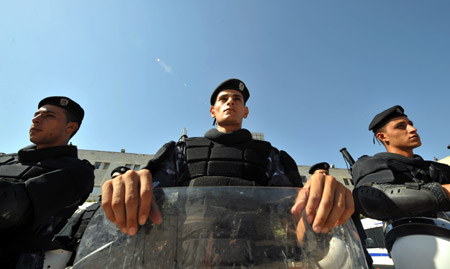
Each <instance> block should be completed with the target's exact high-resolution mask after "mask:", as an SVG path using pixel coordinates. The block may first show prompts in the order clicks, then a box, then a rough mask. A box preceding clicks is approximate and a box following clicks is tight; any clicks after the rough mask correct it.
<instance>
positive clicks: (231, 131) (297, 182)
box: [102, 79, 353, 235]
mask: <svg viewBox="0 0 450 269" xmlns="http://www.w3.org/2000/svg"><path fill="white" fill-rule="evenodd" d="M249 97H250V93H249V91H248V89H247V86H246V85H245V84H244V83H243V82H242V81H241V80H239V79H229V80H226V81H224V82H222V83H221V84H220V85H219V86H218V87H217V88H216V89H215V90H214V91H213V93H212V95H211V108H210V114H211V117H212V118H214V121H215V122H217V129H211V130H209V131H208V132H206V134H205V136H204V137H195V138H187V139H184V140H185V141H182V142H179V143H175V142H169V143H167V144H165V145H164V146H163V147H162V148H161V149H160V150H159V151H158V152H157V154H156V155H155V157H154V158H153V159H152V160H150V161H149V163H148V164H147V166H146V167H145V168H144V169H142V170H140V171H132V170H129V171H127V172H126V173H124V174H123V175H121V176H117V177H115V178H114V179H111V180H108V181H107V182H105V184H104V185H103V187H102V206H103V209H104V211H105V214H106V216H107V217H108V218H109V219H110V220H111V221H112V222H114V223H115V224H116V225H117V226H118V227H119V229H120V230H121V231H122V232H123V233H128V234H129V235H134V234H135V233H136V231H137V224H138V223H139V224H141V225H143V224H144V223H145V222H146V220H147V218H148V217H149V218H150V219H151V221H153V222H154V223H156V224H158V223H160V222H161V221H162V217H161V215H160V213H159V210H158V208H157V207H156V206H155V203H152V202H151V201H152V198H153V191H152V188H153V187H155V186H158V187H169V186H292V187H301V186H302V184H301V178H300V175H299V173H298V169H297V165H296V164H295V161H294V160H293V159H292V158H291V157H290V156H289V155H288V154H287V153H286V152H284V151H279V150H277V149H276V148H274V147H272V146H271V144H270V143H269V142H265V141H257V140H253V139H252V136H251V133H250V132H249V131H248V130H246V129H242V121H243V119H244V118H247V116H248V113H249V110H248V107H246V106H245V104H246V102H247V100H248V99H249ZM328 187H329V188H328ZM321 199H322V200H327V201H330V203H321ZM150 209H151V210H150ZM303 209H306V213H307V219H308V221H309V223H313V229H314V230H315V231H316V232H323V233H325V232H328V231H329V230H330V229H331V228H332V227H334V226H335V225H339V224H342V223H344V222H345V221H346V220H347V219H348V218H349V217H350V215H351V214H352V212H353V199H352V196H351V193H350V191H348V190H347V189H346V188H345V187H344V186H343V185H342V184H340V183H338V182H337V181H336V179H335V178H333V177H331V176H326V175H316V176H314V177H311V178H310V180H309V181H308V182H307V183H306V184H305V186H304V188H303V189H302V191H300V192H299V195H298V198H297V201H296V203H295V205H294V207H293V209H292V212H293V213H294V214H299V213H301V212H302V211H303Z"/></svg>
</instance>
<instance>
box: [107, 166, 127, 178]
mask: <svg viewBox="0 0 450 269" xmlns="http://www.w3.org/2000/svg"><path fill="white" fill-rule="evenodd" d="M128 170H130V168H128V167H126V166H118V167H116V168H114V169H113V170H112V171H111V176H112V175H114V173H115V172H119V174H123V173H125V172H126V171H128Z"/></svg>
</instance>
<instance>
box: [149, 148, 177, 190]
mask: <svg viewBox="0 0 450 269" xmlns="http://www.w3.org/2000/svg"><path fill="white" fill-rule="evenodd" d="M183 156H184V154H183V147H182V144H180V143H178V144H177V143H175V142H173V141H171V142H169V143H166V144H165V145H164V146H162V147H161V149H159V150H158V152H157V153H156V154H155V156H154V157H153V158H152V159H151V160H150V161H149V162H148V164H147V166H145V167H144V169H148V170H150V172H151V173H152V178H153V186H154V187H174V186H176V185H177V182H179V181H180V180H181V178H182V177H183V172H184V169H183V167H184V163H183V161H184V158H183Z"/></svg>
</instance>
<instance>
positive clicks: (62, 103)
mask: <svg viewBox="0 0 450 269" xmlns="http://www.w3.org/2000/svg"><path fill="white" fill-rule="evenodd" d="M44 105H53V106H57V107H60V108H62V109H65V110H67V111H69V112H70V113H72V114H73V115H74V116H75V118H76V122H78V124H79V125H81V122H82V121H83V118H84V110H83V108H81V106H80V105H79V104H77V103H76V102H75V101H73V100H72V99H70V98H69V97H65V96H50V97H47V98H44V99H42V100H41V101H40V102H39V105H38V109H39V108H40V107H42V106H44Z"/></svg>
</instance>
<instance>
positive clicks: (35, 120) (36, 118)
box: [31, 115, 42, 123]
mask: <svg viewBox="0 0 450 269" xmlns="http://www.w3.org/2000/svg"><path fill="white" fill-rule="evenodd" d="M41 121H42V118H41V115H36V116H34V117H33V118H32V119H31V122H32V123H40V122H41Z"/></svg>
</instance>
